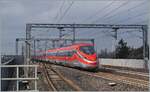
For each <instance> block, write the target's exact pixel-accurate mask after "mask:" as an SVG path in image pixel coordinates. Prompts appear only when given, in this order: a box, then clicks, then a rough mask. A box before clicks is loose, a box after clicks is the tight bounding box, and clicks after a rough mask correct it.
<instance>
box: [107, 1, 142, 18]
mask: <svg viewBox="0 0 150 92" xmlns="http://www.w3.org/2000/svg"><path fill="white" fill-rule="evenodd" d="M144 4H145V2H142V3H140V4H137V5H136V6H134V7H132V8H130V9H127V10H125V11H121V12H119V14H122V13H126V11H131V10H133V9H135V8H137V7H139V6H143V5H144ZM116 15H118V13H116V14H114V15H112V16H109V17H107V18H105V19H107V20H108V19H111V18H113V17H114V16H116Z"/></svg>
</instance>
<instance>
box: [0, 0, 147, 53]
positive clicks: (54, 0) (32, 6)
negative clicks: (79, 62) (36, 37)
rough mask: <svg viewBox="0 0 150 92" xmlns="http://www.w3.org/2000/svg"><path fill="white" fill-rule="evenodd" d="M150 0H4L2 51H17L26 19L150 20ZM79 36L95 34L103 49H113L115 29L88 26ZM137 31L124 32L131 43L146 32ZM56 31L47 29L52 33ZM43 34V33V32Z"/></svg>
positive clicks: (1, 3)
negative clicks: (149, 4) (17, 44)
mask: <svg viewBox="0 0 150 92" xmlns="http://www.w3.org/2000/svg"><path fill="white" fill-rule="evenodd" d="M147 2H148V0H73V1H71V0H0V22H1V25H0V30H1V41H2V43H1V44H2V53H4V52H5V53H9V54H12V53H14V51H15V39H16V38H19V37H25V25H26V23H102V24H104V23H106V24H147V23H148V3H147ZM84 30H85V32H81V33H80V32H79V31H81V30H77V31H78V32H77V35H78V37H79V38H81V37H82V38H83V37H84V38H95V39H96V43H97V47H98V48H99V49H104V48H108V49H109V50H111V49H112V46H113V44H112V43H113V38H112V37H111V36H109V34H111V33H112V32H111V31H112V30H107V29H101V30H103V31H107V32H105V33H104V32H98V31H97V30H96V29H93V30H89V29H84ZM138 31H139V30H136V31H135V32H130V33H129V32H128V33H127V32H120V33H119V38H118V40H119V39H121V38H124V39H125V41H127V42H128V45H130V46H133V47H139V46H141V45H142V40H141V39H140V38H139V36H142V34H141V33H140V32H138ZM54 34H55V33H48V32H47V33H44V34H43V35H44V36H45V35H47V36H50V35H51V37H52V35H54ZM40 36H41V34H40Z"/></svg>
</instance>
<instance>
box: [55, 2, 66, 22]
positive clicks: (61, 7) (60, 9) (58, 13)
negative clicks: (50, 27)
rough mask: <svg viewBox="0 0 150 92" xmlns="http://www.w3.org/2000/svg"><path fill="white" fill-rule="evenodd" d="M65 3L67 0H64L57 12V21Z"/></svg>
mask: <svg viewBox="0 0 150 92" xmlns="http://www.w3.org/2000/svg"><path fill="white" fill-rule="evenodd" d="M64 5H65V0H63V2H62V4H61V6H60V8H59V10H58V12H57V14H56V17H55V22H56V20H57V19H58V17H59V16H60V14H61V13H62V10H63V7H64Z"/></svg>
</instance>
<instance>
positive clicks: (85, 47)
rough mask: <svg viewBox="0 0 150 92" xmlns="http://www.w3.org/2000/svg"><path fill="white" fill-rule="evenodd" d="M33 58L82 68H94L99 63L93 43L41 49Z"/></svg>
mask: <svg viewBox="0 0 150 92" xmlns="http://www.w3.org/2000/svg"><path fill="white" fill-rule="evenodd" d="M33 59H35V60H40V61H46V62H51V63H56V64H61V65H66V66H70V67H79V68H83V69H96V68H97V67H98V64H99V61H98V59H97V55H96V52H95V50H94V45H93V44H89V43H78V44H73V45H69V46H66V47H61V48H55V49H49V50H47V51H41V52H38V55H37V56H35V57H33Z"/></svg>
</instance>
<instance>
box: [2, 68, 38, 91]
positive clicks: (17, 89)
mask: <svg viewBox="0 0 150 92" xmlns="http://www.w3.org/2000/svg"><path fill="white" fill-rule="evenodd" d="M37 67H38V65H1V66H0V68H16V78H1V81H16V91H19V81H23V80H26V81H29V80H30V81H34V84H35V85H34V90H37V79H38V77H37ZM19 68H34V77H30V78H29V77H25V78H20V77H19Z"/></svg>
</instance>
